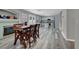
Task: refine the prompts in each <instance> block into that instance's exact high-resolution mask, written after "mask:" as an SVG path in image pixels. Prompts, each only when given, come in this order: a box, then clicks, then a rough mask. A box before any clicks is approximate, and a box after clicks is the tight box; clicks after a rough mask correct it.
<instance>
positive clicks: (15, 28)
mask: <svg viewBox="0 0 79 59" xmlns="http://www.w3.org/2000/svg"><path fill="white" fill-rule="evenodd" d="M22 25H23V24H14V25H13V30H14V33H15V41H14V45H16V42H17V40H18V39H20V36H21V35H20V34H21V32H20V31H18V29H19V27H21V26H22Z"/></svg>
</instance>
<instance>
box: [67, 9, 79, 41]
mask: <svg viewBox="0 0 79 59" xmlns="http://www.w3.org/2000/svg"><path fill="white" fill-rule="evenodd" d="M77 14H78V13H77V12H76V10H73V9H69V10H67V38H68V39H72V40H75V21H76V16H77Z"/></svg>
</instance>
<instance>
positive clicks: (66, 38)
mask: <svg viewBox="0 0 79 59" xmlns="http://www.w3.org/2000/svg"><path fill="white" fill-rule="evenodd" d="M61 33H62V35H63V37H64V39H65V40H67V41H73V42H75V40H74V39H67V37H66V36H65V34H64V33H63V32H61Z"/></svg>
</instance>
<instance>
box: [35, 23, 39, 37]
mask: <svg viewBox="0 0 79 59" xmlns="http://www.w3.org/2000/svg"><path fill="white" fill-rule="evenodd" d="M39 27H40V24H36V25H35V34H36V37H37V38H39Z"/></svg>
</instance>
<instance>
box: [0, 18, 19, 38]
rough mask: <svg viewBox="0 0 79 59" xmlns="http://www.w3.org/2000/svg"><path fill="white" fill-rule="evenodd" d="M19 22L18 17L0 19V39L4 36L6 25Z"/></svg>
mask: <svg viewBox="0 0 79 59" xmlns="http://www.w3.org/2000/svg"><path fill="white" fill-rule="evenodd" d="M17 23H19V20H18V19H0V39H2V38H3V33H4V26H11V25H13V24H17Z"/></svg>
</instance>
